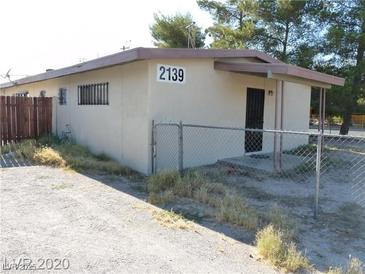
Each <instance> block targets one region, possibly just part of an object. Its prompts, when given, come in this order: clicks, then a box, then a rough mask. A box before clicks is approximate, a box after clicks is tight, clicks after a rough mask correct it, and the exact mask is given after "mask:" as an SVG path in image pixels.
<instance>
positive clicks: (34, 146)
mask: <svg viewBox="0 0 365 274" xmlns="http://www.w3.org/2000/svg"><path fill="white" fill-rule="evenodd" d="M9 152H13V153H14V154H15V156H16V157H17V158H22V159H26V160H29V161H31V162H33V163H35V164H40V165H47V166H53V167H60V168H65V169H73V170H77V171H84V170H87V171H102V172H106V173H110V174H116V175H130V176H131V175H133V174H134V173H133V172H132V170H130V169H129V168H126V167H123V166H121V165H120V164H118V163H117V162H115V161H113V160H112V159H110V158H108V157H107V156H105V155H104V154H101V155H94V154H92V153H91V152H90V151H89V150H88V149H87V148H85V147H83V146H80V145H77V144H73V143H63V142H61V140H60V139H58V138H57V137H54V136H43V137H41V138H39V139H38V140H25V141H22V142H20V143H17V144H10V145H7V146H5V147H2V148H1V153H9Z"/></svg>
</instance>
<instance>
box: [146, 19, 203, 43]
mask: <svg viewBox="0 0 365 274" xmlns="http://www.w3.org/2000/svg"><path fill="white" fill-rule="evenodd" d="M154 20H155V22H154V23H153V24H152V25H151V27H150V31H151V35H152V37H153V38H154V40H155V41H154V44H155V45H156V46H158V47H160V48H187V47H196V48H201V47H204V40H205V33H204V32H203V31H202V29H201V28H200V27H198V26H196V25H195V23H194V21H193V18H192V16H191V15H190V14H189V13H188V14H176V15H174V16H166V15H161V14H155V15H154ZM188 42H189V45H188Z"/></svg>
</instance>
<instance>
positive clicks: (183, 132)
mask: <svg viewBox="0 0 365 274" xmlns="http://www.w3.org/2000/svg"><path fill="white" fill-rule="evenodd" d="M258 134H260V135H261V136H260V138H257V135H258ZM257 142H261V143H260V144H257ZM258 147H260V148H261V150H260V151H257V149H255V148H258ZM152 149H153V150H152V151H153V153H152V172H153V173H158V172H162V171H166V170H179V171H183V170H185V169H189V168H204V167H213V168H214V167H217V168H218V167H219V168H220V169H224V170H225V175H226V176H241V177H242V176H244V175H245V174H247V173H250V172H251V173H256V174H257V173H260V174H265V176H267V178H270V179H271V180H274V181H275V180H286V181H292V182H296V183H298V182H299V183H303V184H305V183H308V184H309V186H311V187H309V186H308V188H307V189H306V191H307V192H308V197H314V204H313V208H314V216H315V217H317V215H318V211H319V207H318V205H319V197H320V196H319V194H320V188H321V185H322V184H323V183H327V184H332V183H336V182H344V183H346V184H347V185H346V187H345V188H346V189H344V190H343V195H347V196H349V195H350V196H351V199H352V200H353V201H354V202H356V203H358V204H360V205H362V206H365V137H355V136H341V135H330V134H322V133H320V132H314V133H309V132H299V131H282V130H265V129H264V130H261V129H245V128H234V127H215V126H204V125H193V124H183V123H182V122H179V123H157V124H153V126H152Z"/></svg>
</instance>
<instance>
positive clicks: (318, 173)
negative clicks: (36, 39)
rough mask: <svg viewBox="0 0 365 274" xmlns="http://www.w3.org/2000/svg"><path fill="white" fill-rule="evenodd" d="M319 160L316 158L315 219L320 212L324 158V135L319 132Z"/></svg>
mask: <svg viewBox="0 0 365 274" xmlns="http://www.w3.org/2000/svg"><path fill="white" fill-rule="evenodd" d="M317 138H318V140H317V158H316V195H315V203H314V218H315V219H317V217H318V210H319V205H318V204H319V184H320V181H321V156H322V139H323V133H322V132H319V134H318V135H317Z"/></svg>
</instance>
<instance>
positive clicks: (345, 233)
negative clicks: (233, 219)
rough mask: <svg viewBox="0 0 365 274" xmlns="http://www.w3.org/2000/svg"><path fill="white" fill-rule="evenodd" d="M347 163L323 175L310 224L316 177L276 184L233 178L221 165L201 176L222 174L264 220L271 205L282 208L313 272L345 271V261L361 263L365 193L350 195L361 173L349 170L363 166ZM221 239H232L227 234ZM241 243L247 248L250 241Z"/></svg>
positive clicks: (249, 176)
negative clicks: (341, 268)
mask: <svg viewBox="0 0 365 274" xmlns="http://www.w3.org/2000/svg"><path fill="white" fill-rule="evenodd" d="M348 154H349V153H343V152H334V153H333V155H332V156H331V157H333V158H335V159H341V161H346V160H349V159H347V158H346V156H348ZM350 159H351V160H354V159H355V160H356V162H351V161H349V162H348V165H347V164H343V166H342V167H341V168H340V167H332V168H328V169H327V172H326V173H324V174H322V177H321V178H322V179H321V185H320V192H319V194H320V199H319V206H320V211H319V216H318V218H317V219H314V218H313V208H314V200H315V198H314V197H315V177H314V176H311V175H308V174H303V176H298V177H294V175H290V176H289V175H288V174H286V175H285V176H284V177H283V178H280V177H275V176H271V175H270V174H264V173H260V172H253V171H247V170H246V171H244V170H243V169H242V170H236V171H235V173H233V174H231V173H230V172H229V171H231V168H230V167H225V166H222V165H212V166H208V167H205V168H202V172H207V173H208V174H209V173H211V174H215V173H217V174H221V175H222V174H226V176H225V180H223V181H222V182H224V183H225V184H227V185H228V186H229V187H231V188H233V189H235V192H236V193H240V194H241V195H242V197H244V198H245V199H246V200H248V201H249V204H250V205H251V206H253V207H254V208H255V209H257V210H258V211H259V212H261V213H262V214H265V213H266V212H269V211H270V209H271V208H272V207H273V206H274V205H275V206H277V207H279V208H281V209H282V210H283V211H284V212H285V213H286V214H287V215H288V216H289V217H290V219H291V220H292V221H293V223H294V224H295V226H296V229H297V240H298V241H297V244H298V246H299V247H300V249H301V250H302V251H303V252H305V254H306V256H307V257H308V258H309V259H310V261H311V263H313V264H314V267H315V268H316V269H317V270H319V271H326V270H327V269H328V267H329V266H344V265H346V263H347V260H348V258H349V256H352V257H357V258H359V259H361V260H362V261H365V203H364V201H365V200H364V197H365V192H363V193H362V194H361V195H360V196H359V195H358V191H359V188H358V189H357V191H356V192H354V189H355V188H354V185H355V184H356V183H358V180H356V181H355V180H352V178H354V177H356V176H358V174H359V172H358V171H356V173H354V171H353V170H354V169H353V168H351V166H353V165H355V163H358V162H360V161H361V162H364V159H363V158H361V159H360V158H359V159H357V158H355V157H354V156H353V155H352V156H351V157H350ZM344 163H347V162H344ZM240 171H241V172H240ZM362 183H364V181H363V180H362ZM363 186H365V185H363ZM364 189H365V188H362V191H364ZM360 190H361V189H360ZM225 234H227V235H230V233H229V232H228V233H226V232H225ZM237 234H239V233H238V232H236V233H235V234H234V235H237ZM232 235H233V234H232ZM241 235H242V232H241ZM233 237H235V236H233ZM251 241H252V238H251ZM244 242H250V238H249V235H248V237H247V238H246V239H245V240H244Z"/></svg>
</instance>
